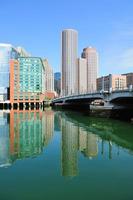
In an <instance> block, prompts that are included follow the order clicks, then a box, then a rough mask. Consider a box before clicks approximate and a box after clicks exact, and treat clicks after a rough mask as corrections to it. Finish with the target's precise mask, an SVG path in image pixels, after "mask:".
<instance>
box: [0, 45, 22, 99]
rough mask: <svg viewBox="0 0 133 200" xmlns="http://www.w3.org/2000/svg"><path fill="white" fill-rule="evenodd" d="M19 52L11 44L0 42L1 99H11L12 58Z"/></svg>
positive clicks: (16, 56) (15, 57)
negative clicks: (10, 76)
mask: <svg viewBox="0 0 133 200" xmlns="http://www.w3.org/2000/svg"><path fill="white" fill-rule="evenodd" d="M18 55H19V53H18V52H17V50H16V49H15V48H14V47H13V46H12V45H11V44H0V101H5V100H9V74H10V73H9V72H10V59H17V58H18Z"/></svg>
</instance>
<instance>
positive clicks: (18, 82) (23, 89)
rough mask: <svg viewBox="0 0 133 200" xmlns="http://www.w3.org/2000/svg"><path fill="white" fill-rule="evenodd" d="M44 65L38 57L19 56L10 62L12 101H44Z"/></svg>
mask: <svg viewBox="0 0 133 200" xmlns="http://www.w3.org/2000/svg"><path fill="white" fill-rule="evenodd" d="M44 72H45V69H44V65H43V62H42V60H41V58H38V57H19V58H18V60H11V62H10V102H11V103H24V102H29V103H30V102H42V101H43V100H44V92H45V87H44V86H45V84H44V81H45V76H44Z"/></svg>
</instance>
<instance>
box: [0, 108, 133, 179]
mask: <svg viewBox="0 0 133 200" xmlns="http://www.w3.org/2000/svg"><path fill="white" fill-rule="evenodd" d="M54 129H55V130H54ZM132 130H133V128H132V125H130V124H127V123H122V122H119V121H111V120H106V119H98V118H89V117H86V116H83V115H80V114H78V115H77V114H72V113H69V112H68V113H67V112H66V113H65V112H54V111H52V110H47V111H43V112H42V111H39V110H38V111H18V110H17V111H13V110H11V111H10V113H4V112H1V113H0V167H8V166H10V165H11V164H12V163H13V162H15V161H16V160H17V159H25V158H29V157H32V158H33V157H36V156H38V155H40V154H42V155H43V149H45V148H49V143H50V141H51V140H52V138H53V136H54V131H58V132H60V133H61V135H60V136H61V147H60V152H61V174H62V176H70V177H73V176H77V175H78V174H79V163H78V162H79V160H80V157H82V158H85V159H88V160H90V159H91V160H95V159H98V157H100V159H102V158H103V156H104V155H106V156H107V157H106V158H105V159H113V156H114V155H115V156H119V155H120V148H124V149H126V150H128V154H132V152H133V132H132ZM43 156H45V154H44V155H43Z"/></svg>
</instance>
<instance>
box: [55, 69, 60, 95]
mask: <svg viewBox="0 0 133 200" xmlns="http://www.w3.org/2000/svg"><path fill="white" fill-rule="evenodd" d="M54 90H55V92H57V94H58V95H60V92H61V73H60V72H56V73H54Z"/></svg>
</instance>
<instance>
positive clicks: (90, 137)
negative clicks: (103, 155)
mask: <svg viewBox="0 0 133 200" xmlns="http://www.w3.org/2000/svg"><path fill="white" fill-rule="evenodd" d="M79 150H80V151H81V152H82V153H83V154H84V156H86V157H89V158H92V157H96V156H97V154H98V136H97V135H95V134H92V133H91V132H87V131H85V130H84V129H83V128H79Z"/></svg>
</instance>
